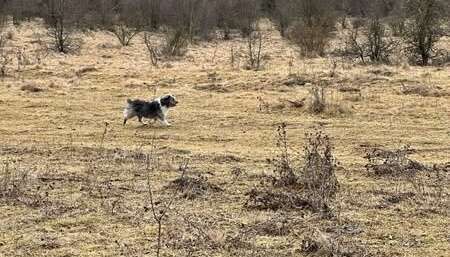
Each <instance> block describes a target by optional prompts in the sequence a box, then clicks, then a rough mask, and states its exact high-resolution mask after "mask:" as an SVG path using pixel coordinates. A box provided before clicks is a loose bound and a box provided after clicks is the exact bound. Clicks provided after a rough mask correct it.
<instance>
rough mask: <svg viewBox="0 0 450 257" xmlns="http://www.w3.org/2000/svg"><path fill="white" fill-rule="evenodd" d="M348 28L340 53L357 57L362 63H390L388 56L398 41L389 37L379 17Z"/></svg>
mask: <svg viewBox="0 0 450 257" xmlns="http://www.w3.org/2000/svg"><path fill="white" fill-rule="evenodd" d="M359 32H360V28H359V27H355V28H353V29H351V30H350V32H349V33H348V34H347V35H346V39H345V49H344V50H343V51H342V54H343V55H344V56H346V57H350V58H358V59H360V61H361V62H362V63H363V64H366V63H367V62H368V61H370V62H372V63H390V56H391V55H392V53H393V52H394V51H395V50H396V48H397V47H398V45H399V42H398V41H396V40H394V39H393V38H392V37H390V36H389V35H388V34H387V32H386V29H385V27H384V25H383V24H382V22H381V21H380V19H379V18H377V17H375V18H372V19H370V20H369V22H368V23H367V25H366V26H365V27H363V30H362V33H359Z"/></svg>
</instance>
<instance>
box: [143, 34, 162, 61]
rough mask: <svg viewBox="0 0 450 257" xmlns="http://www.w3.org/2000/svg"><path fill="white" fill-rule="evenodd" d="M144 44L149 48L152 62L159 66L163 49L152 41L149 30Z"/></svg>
mask: <svg viewBox="0 0 450 257" xmlns="http://www.w3.org/2000/svg"><path fill="white" fill-rule="evenodd" d="M144 44H145V47H146V49H147V52H148V55H149V58H150V62H151V64H152V65H153V66H155V67H157V66H158V62H159V59H160V56H161V50H160V49H159V48H158V47H157V46H155V45H154V44H153V43H152V42H151V40H150V34H149V33H148V32H145V33H144Z"/></svg>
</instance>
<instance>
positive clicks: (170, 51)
mask: <svg viewBox="0 0 450 257" xmlns="http://www.w3.org/2000/svg"><path fill="white" fill-rule="evenodd" d="M188 40H189V38H188V34H186V33H185V31H184V30H182V29H179V30H171V31H169V32H168V33H166V35H165V41H164V42H165V43H164V46H163V48H162V50H161V52H162V54H163V55H165V56H168V57H173V56H183V55H185V54H186V52H187V46H188V42H189V41H188Z"/></svg>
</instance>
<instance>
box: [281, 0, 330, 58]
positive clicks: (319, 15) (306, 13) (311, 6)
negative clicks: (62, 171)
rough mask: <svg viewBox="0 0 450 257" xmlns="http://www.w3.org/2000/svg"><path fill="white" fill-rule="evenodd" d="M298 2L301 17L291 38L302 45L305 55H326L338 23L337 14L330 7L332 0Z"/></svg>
mask: <svg viewBox="0 0 450 257" xmlns="http://www.w3.org/2000/svg"><path fill="white" fill-rule="evenodd" d="M297 4H298V8H297V9H296V10H298V11H297V12H296V13H297V14H298V17H299V18H298V20H297V21H296V23H295V25H293V28H292V31H291V33H290V35H289V38H290V39H291V40H292V41H293V42H295V43H296V44H297V45H298V46H299V47H300V49H301V52H302V55H303V56H308V57H311V56H314V55H320V56H322V55H324V54H325V48H326V47H327V45H328V41H329V40H330V38H331V32H332V31H333V30H334V29H335V27H334V26H335V23H336V16H335V14H334V13H333V11H332V10H330V9H329V8H328V6H329V5H330V4H331V0H301V1H299V2H298V3H297Z"/></svg>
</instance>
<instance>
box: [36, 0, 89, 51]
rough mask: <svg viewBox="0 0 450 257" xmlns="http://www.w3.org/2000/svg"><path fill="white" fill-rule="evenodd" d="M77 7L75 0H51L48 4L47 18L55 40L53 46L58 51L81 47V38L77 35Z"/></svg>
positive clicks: (50, 34) (49, 30) (49, 31)
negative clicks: (75, 13)
mask: <svg viewBox="0 0 450 257" xmlns="http://www.w3.org/2000/svg"><path fill="white" fill-rule="evenodd" d="M75 7H76V1H73V0H67V1H66V0H50V1H48V3H47V5H46V15H45V20H46V24H47V27H48V28H47V30H48V35H49V37H50V38H51V39H52V41H53V42H52V47H51V48H53V49H54V50H55V51H57V52H60V53H69V52H75V51H77V50H79V48H80V47H81V39H79V38H77V37H75V21H76V19H77V17H76V16H75V15H74V12H73V10H75Z"/></svg>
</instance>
